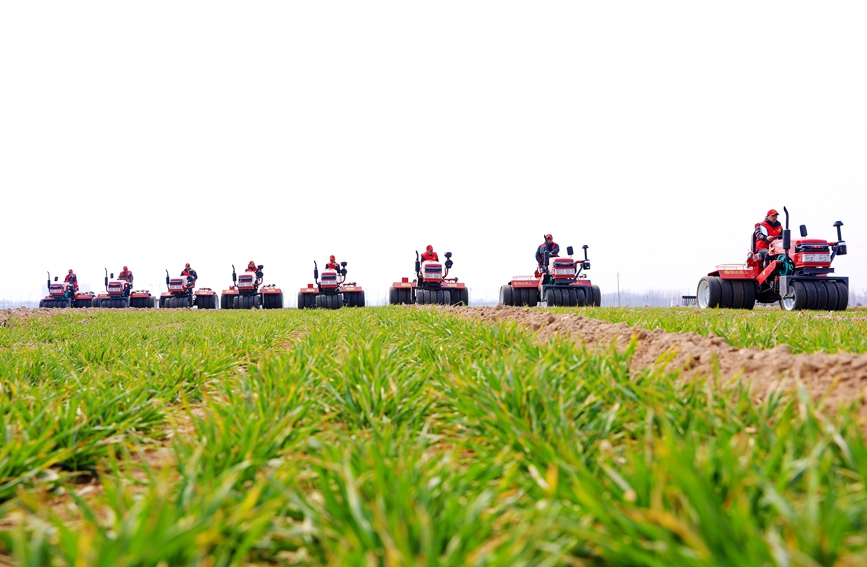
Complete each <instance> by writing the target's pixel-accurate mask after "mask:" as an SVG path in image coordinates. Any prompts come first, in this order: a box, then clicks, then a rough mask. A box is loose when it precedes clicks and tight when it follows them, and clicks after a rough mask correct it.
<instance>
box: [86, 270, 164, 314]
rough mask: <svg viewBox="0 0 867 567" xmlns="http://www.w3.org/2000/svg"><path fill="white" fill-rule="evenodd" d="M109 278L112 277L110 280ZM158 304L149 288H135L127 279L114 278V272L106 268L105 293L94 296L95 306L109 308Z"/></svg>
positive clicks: (138, 307)
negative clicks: (110, 272)
mask: <svg viewBox="0 0 867 567" xmlns="http://www.w3.org/2000/svg"><path fill="white" fill-rule="evenodd" d="M109 278H111V279H110V280H109ZM156 306H157V298H156V297H154V296H153V295H151V292H150V291H148V290H146V289H145V290H133V289H132V283H131V282H130V281H128V280H125V279H120V278H118V279H114V274H113V273H112V274H109V273H108V268H106V269H105V293H100V294H99V295H97V296H96V297H94V298H93V307H102V308H104V309H105V308H108V309H125V308H127V307H133V308H137V309H153V308H154V307H156Z"/></svg>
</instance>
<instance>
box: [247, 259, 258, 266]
mask: <svg viewBox="0 0 867 567" xmlns="http://www.w3.org/2000/svg"><path fill="white" fill-rule="evenodd" d="M247 265H248V266H255V265H256V262H254V261H253V260H250V263H249V264H247Z"/></svg>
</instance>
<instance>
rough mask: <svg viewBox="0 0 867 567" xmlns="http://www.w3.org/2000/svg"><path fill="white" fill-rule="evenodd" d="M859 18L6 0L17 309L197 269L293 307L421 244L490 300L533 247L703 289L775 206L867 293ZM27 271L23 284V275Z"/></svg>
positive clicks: (398, 266) (8, 265)
mask: <svg viewBox="0 0 867 567" xmlns="http://www.w3.org/2000/svg"><path fill="white" fill-rule="evenodd" d="M865 29H867V4H864V3H860V2H851V3H842V2H840V3H837V2H835V3H833V4H831V3H815V2H813V3H796V2H785V3H773V4H772V3H764V2H762V3H759V2H753V1H751V2H726V3H713V4H711V3H705V2H692V1H690V2H664V3H659V2H617V3H613V2H606V3H592V4H591V3H581V2H545V3H528V2H503V1H497V2H467V1H465V0H462V1H460V2H423V3H422V2H405V1H404V2H375V3H371V2H336V1H330V2H327V3H326V2H306V3H301V2H257V3H254V4H241V3H235V2H232V3H229V2H145V3H142V2H139V3H128V2H88V3H69V2H39V3H34V2H4V3H0V193H2V195H0V210H2V215H0V219H2V224H0V254H2V257H0V297H5V298H7V299H12V298H16V299H17V298H24V299H27V297H28V295H32V297H33V299H36V298H37V297H38V296H39V295H40V288H41V286H42V285H43V284H44V281H45V271H47V270H50V271H51V272H52V275H55V274H56V275H61V276H62V275H63V274H64V273H65V272H66V270H67V269H68V268H74V269H75V270H76V272H77V273H78V275H79V280H80V281H81V282H84V283H89V284H90V285H91V286H92V287H93V288H94V289H101V287H102V276H103V267H104V266H105V267H108V268H109V270H110V271H114V272H117V271H119V270H120V268H121V267H122V265H123V264H128V265H129V266H130V268H131V269H132V270H133V271H134V273H135V274H136V284H137V285H136V287H137V288H145V287H148V286H153V287H152V291H158V289H156V288H158V286H160V285H162V284H163V279H164V277H165V272H164V270H165V269H166V268H169V269H170V271H171V272H172V274H173V275H174V274H175V273H177V272H179V270H180V269H181V267H182V266H183V263H184V262H186V261H189V262H192V263H193V265H194V267H195V268H196V269H197V270H198V272H199V275H200V279H199V284H200V285H202V286H207V287H212V288H216V289H222V288H223V287H226V286H228V285H229V283H230V282H231V280H230V275H231V264H233V263H234V264H235V266H237V267H239V268H240V267H241V266H242V265H244V264H246V262H247V261H249V260H251V259H253V260H255V261H256V262H257V263H261V264H264V265H265V277H266V282H274V283H277V284H278V285H280V286H281V287H282V288H283V289H284V290H285V291H286V292H287V299H288V300H289V302H290V303H291V304H292V305H294V301H295V292H296V291H297V288H299V287H301V286H303V285H305V284H306V283H307V282H309V281H312V267H313V260H314V259H315V260H318V261H319V263H320V266H321V265H322V263H324V261H325V259H326V258H327V256H328V254H330V253H333V254H335V255H337V257H338V259H339V260H346V261H348V262H349V266H348V268H349V273H350V279H354V280H356V281H357V282H358V283H360V284H362V285H363V286H364V287H365V288H367V289H368V290H369V291H368V294H369V295H368V298H369V301H375V299H376V297H377V294H379V296H380V297H384V296H385V294H386V292H387V288H388V286H389V285H390V282H392V281H395V280H397V279H399V278H400V277H401V276H411V272H412V264H413V261H414V258H415V250H416V249H418V250H421V249H422V248H423V247H424V246H425V245H426V244H428V243H430V244H433V245H434V247H435V248H436V249H437V251H439V252H440V253H442V252H445V251H446V250H449V251H451V252H453V253H454V261H455V267H454V269H453V271H452V275H456V276H458V277H460V278H461V280H462V281H466V282H467V285H468V286H469V287H470V288H471V289H472V294H473V296H474V297H476V298H485V297H487V298H488V299H491V300H493V299H494V298H495V297H496V293H497V290H498V289H499V286H500V285H501V284H503V283H505V282H507V281H508V280H509V278H510V276H512V275H515V274H526V273H529V272H532V270H533V267H534V260H533V253H534V250H535V247H536V245H538V244H539V243H540V242H541V235H542V234H544V233H546V232H552V233H553V234H554V237H555V240H556V241H557V242H559V243H560V245H561V246H562V247H563V248H565V246H566V245H569V244H572V245H573V246H575V248H576V250H578V251H579V252H580V246H581V245H582V244H588V245H589V246H590V249H589V251H590V259H591V262H592V264H593V268H592V270H591V271H590V275H591V276H592V279H593V281H594V283H598V284H600V285H601V287H602V290H603V293H606V292H612V291H614V288H615V285H616V279H615V274H616V273H617V272H619V273H621V274H622V275H621V280H620V283H621V287H622V288H623V289H632V290H642V289H648V288H678V289H681V288H682V289H683V291H684V293H686V292H688V291H694V289H695V285H696V283H697V281H698V279H699V277H701V276H702V275H704V274H705V273H706V272H708V271H709V270H711V269H713V266H714V265H716V264H718V263H727V262H732V263H734V262H742V261H743V260H744V259H745V256H746V250H747V247H748V244H749V241H748V235H749V233H750V232H751V231H752V227H753V225H754V223H756V222H758V221H760V220H761V219H762V218H763V216H764V213H765V211H767V209H768V208H771V207H775V208H778V209H780V210H781V211H782V207H783V206H784V205H785V206H787V207H788V208H789V211H790V212H791V213H792V215H793V216H792V225H793V226H792V228H794V229H795V230H797V226H798V225H799V224H801V223H805V224H807V226H808V227H809V229H810V235H811V236H816V237H822V238H829V239H830V238H833V237H834V231H833V228H832V227H831V225H832V223H833V222H834V221H836V220H842V221H843V222H844V223H845V226H844V228H843V230H844V238H845V239H846V240H847V242H848V243H849V255H848V256H846V257H841V258H839V259H838V260H837V261H836V262H835V267H836V268H837V271H838V273H841V274H845V275H849V276H850V277H851V278H852V281H851V285H852V287H853V288H854V289H856V290H858V291H859V293H864V291H863V290H867V214H865V213H867V198H865V195H867V191H865V189H867V81H865V76H867V33H865V31H864V30H865ZM22 268H24V269H22Z"/></svg>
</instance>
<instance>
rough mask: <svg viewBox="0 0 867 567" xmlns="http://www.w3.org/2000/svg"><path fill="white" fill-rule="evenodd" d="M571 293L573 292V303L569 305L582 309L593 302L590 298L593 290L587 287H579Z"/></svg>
mask: <svg viewBox="0 0 867 567" xmlns="http://www.w3.org/2000/svg"><path fill="white" fill-rule="evenodd" d="M573 291H574V292H575V303H571V305H577V306H578V307H584V306H585V305H587V304H588V303H591V302H592V301H593V298H592V297H590V296H591V295H592V294H593V290H592V289H590V288H589V287H579V288H575V289H574V290H573Z"/></svg>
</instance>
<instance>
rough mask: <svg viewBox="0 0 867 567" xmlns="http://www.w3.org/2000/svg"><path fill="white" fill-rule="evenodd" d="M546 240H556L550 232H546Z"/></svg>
mask: <svg viewBox="0 0 867 567" xmlns="http://www.w3.org/2000/svg"><path fill="white" fill-rule="evenodd" d="M545 240H554V237H553V236H551V235H550V234H546V235H545Z"/></svg>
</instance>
